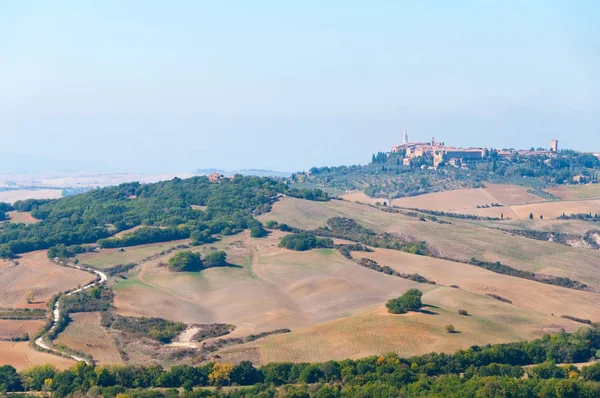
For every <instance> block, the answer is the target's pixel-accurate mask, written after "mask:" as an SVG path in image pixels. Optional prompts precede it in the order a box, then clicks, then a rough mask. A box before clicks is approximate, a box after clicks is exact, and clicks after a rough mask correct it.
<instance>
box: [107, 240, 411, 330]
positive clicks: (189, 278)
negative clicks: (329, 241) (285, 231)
mask: <svg viewBox="0 0 600 398" xmlns="http://www.w3.org/2000/svg"><path fill="white" fill-rule="evenodd" d="M280 236H281V234H279V233H274V234H272V235H271V236H270V237H268V238H264V239H257V240H250V239H249V237H248V236H247V235H246V236H233V237H228V239H227V240H224V241H222V242H219V246H221V248H224V249H225V250H226V251H227V252H228V253H233V255H230V256H229V259H228V260H229V262H232V263H234V264H239V265H241V266H242V267H240V268H213V269H208V270H204V271H202V272H201V273H178V274H176V273H171V272H169V271H168V270H167V269H165V268H161V267H157V262H158V261H159V260H156V261H153V262H149V263H147V264H144V265H143V266H142V267H141V269H140V271H139V272H138V273H137V274H136V275H133V276H132V277H130V278H129V279H128V280H126V281H122V282H120V283H119V284H118V285H117V286H116V288H115V290H116V297H115V305H116V307H117V309H118V311H119V313H121V314H123V315H132V316H161V317H166V318H169V319H174V320H180V321H185V322H197V323H212V322H224V323H232V324H234V325H236V326H237V327H238V329H237V330H236V331H235V332H234V334H237V335H247V334H249V333H254V332H264V331H269V330H273V329H279V328H297V327H302V326H305V325H309V324H312V323H315V322H324V321H327V320H331V319H335V318H337V317H339V316H341V315H350V314H353V313H358V312H360V311H361V310H362V309H364V308H365V307H369V306H372V305H376V304H379V303H381V302H382V301H385V300H387V299H389V298H390V297H393V296H394V295H395V294H397V293H398V292H403V291H405V290H406V289H408V288H410V287H412V286H415V284H414V283H413V282H410V281H406V280H403V279H399V278H388V277H386V276H385V275H382V274H378V273H373V272H372V271H370V270H367V269H364V268H361V267H358V266H356V264H354V263H352V262H351V261H349V260H347V259H345V258H343V257H342V256H341V255H340V254H339V253H337V251H333V250H313V251H310V252H304V253H298V252H291V251H288V250H285V249H280V248H278V247H277V243H278V240H279V237H280Z"/></svg>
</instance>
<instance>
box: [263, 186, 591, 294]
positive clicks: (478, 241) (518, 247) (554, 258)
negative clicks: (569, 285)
mask: <svg viewBox="0 0 600 398" xmlns="http://www.w3.org/2000/svg"><path fill="white" fill-rule="evenodd" d="M549 204H552V202H551V203H549ZM335 216H344V217H350V218H353V219H355V220H356V221H357V222H359V223H360V224H361V225H363V226H365V227H368V228H371V229H373V230H375V231H379V232H395V233H402V234H408V235H411V236H414V237H416V238H417V239H421V240H425V241H427V243H428V244H429V245H430V246H431V247H432V248H433V249H434V250H435V251H437V252H438V253H439V255H440V256H445V257H451V258H456V259H460V260H469V259H471V258H472V257H475V258H477V259H480V260H486V261H500V262H502V263H503V264H506V265H509V266H512V267H515V268H519V269H524V270H528V271H533V272H538V273H546V274H550V275H555V276H565V277H569V278H572V279H576V280H579V281H583V282H585V283H587V284H589V285H592V286H595V287H596V288H600V256H598V252H597V251H595V250H590V249H583V248H574V247H568V246H564V245H559V244H555V243H552V242H542V241H537V240H532V239H527V238H524V237H520V236H514V235H512V234H510V233H506V232H503V231H500V230H497V229H495V228H489V227H487V226H486V223H484V222H473V221H464V220H458V219H448V221H450V222H451V224H438V223H434V222H430V221H427V222H423V221H419V219H417V218H414V217H407V216H403V215H399V214H390V213H386V212H383V211H380V210H377V209H374V208H371V207H368V206H365V205H360V204H356V203H349V202H345V201H331V202H311V201H307V200H301V199H295V198H284V199H283V200H281V201H279V202H277V203H275V205H274V206H273V210H272V211H271V212H270V213H268V214H264V215H261V216H260V217H259V219H260V220H261V221H265V220H276V221H280V222H285V223H287V224H289V225H291V226H294V227H298V228H306V229H312V228H317V227H319V226H323V225H325V224H326V221H327V219H328V218H330V217H335ZM543 221H544V222H545V221H549V220H543ZM511 222H512V221H511ZM590 227H591V228H593V224H590Z"/></svg>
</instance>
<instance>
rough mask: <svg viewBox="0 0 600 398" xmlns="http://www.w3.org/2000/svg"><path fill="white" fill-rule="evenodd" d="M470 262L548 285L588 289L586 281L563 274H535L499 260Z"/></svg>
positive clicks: (489, 269) (496, 271) (473, 260)
mask: <svg viewBox="0 0 600 398" xmlns="http://www.w3.org/2000/svg"><path fill="white" fill-rule="evenodd" d="M469 264H471V265H475V266H477V267H481V268H485V269H487V270H488V271H492V272H495V273H497V274H502V275H510V276H515V277H517V278H523V279H529V280H532V281H537V282H541V283H545V284H548V285H555V286H561V287H566V288H569V289H574V290H588V286H587V285H586V284H585V283H581V282H579V281H575V280H572V279H569V278H565V277H562V276H552V275H541V274H539V275H538V274H535V273H533V272H530V271H523V270H520V269H516V268H513V267H510V266H508V265H504V264H501V263H500V262H499V261H496V262H495V263H493V262H488V261H479V260H476V259H475V258H472V259H471V261H469Z"/></svg>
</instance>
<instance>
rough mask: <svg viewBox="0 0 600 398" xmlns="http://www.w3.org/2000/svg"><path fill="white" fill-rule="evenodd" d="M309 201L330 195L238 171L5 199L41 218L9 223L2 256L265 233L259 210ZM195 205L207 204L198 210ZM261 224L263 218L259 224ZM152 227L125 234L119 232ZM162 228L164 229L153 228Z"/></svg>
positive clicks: (1, 230)
mask: <svg viewBox="0 0 600 398" xmlns="http://www.w3.org/2000/svg"><path fill="white" fill-rule="evenodd" d="M287 193H290V194H291V195H293V196H297V197H303V198H306V199H310V200H329V196H328V195H327V194H326V193H324V192H323V191H321V190H318V189H314V190H298V189H289V188H288V187H287V185H286V184H284V183H283V182H281V181H278V180H275V179H272V178H259V177H243V176H235V177H234V178H232V179H224V180H222V181H220V182H218V183H210V182H209V180H208V178H207V177H204V176H203V177H194V178H189V179H185V180H182V179H179V178H175V179H173V180H170V181H163V182H159V183H154V184H140V183H137V182H133V183H127V184H121V185H119V186H116V187H108V188H102V189H98V190H94V191H90V192H86V193H83V194H81V195H75V196H69V197H65V198H61V199H57V200H27V201H22V202H16V203H15V204H14V205H13V206H10V205H8V204H4V203H3V204H1V205H0V214H2V216H4V215H5V212H6V211H10V210H13V209H16V210H20V211H31V214H32V215H33V216H34V217H36V218H38V219H40V220H42V221H41V222H39V223H36V224H29V225H25V224H16V223H2V224H1V225H0V257H5V258H6V257H12V256H14V255H15V254H19V253H25V252H29V251H33V250H40V249H47V248H49V247H52V246H55V245H57V244H64V245H67V246H69V245H76V244H84V243H96V242H99V244H100V245H101V246H102V247H121V246H130V245H139V244H143V243H151V242H164V241H170V240H174V239H183V238H189V237H190V236H192V237H194V238H195V239H196V240H198V239H200V240H203V239H204V240H207V239H208V237H210V235H211V234H223V235H230V234H233V233H237V232H239V231H241V230H243V229H246V228H249V227H253V231H254V233H259V232H260V227H259V225H260V223H258V221H256V220H254V219H253V216H254V215H256V214H260V213H264V212H267V211H269V210H270V208H271V204H272V203H273V202H274V201H275V200H277V198H278V197H279V196H280V195H282V194H287ZM192 206H206V208H205V210H196V209H194V208H192ZM257 224H258V225H257ZM139 225H143V226H146V227H147V228H141V229H138V230H137V231H135V232H134V233H132V234H129V235H125V236H124V237H121V238H111V236H112V235H114V234H115V233H117V232H119V231H123V230H126V229H129V228H132V227H136V226H139ZM153 227H161V228H153Z"/></svg>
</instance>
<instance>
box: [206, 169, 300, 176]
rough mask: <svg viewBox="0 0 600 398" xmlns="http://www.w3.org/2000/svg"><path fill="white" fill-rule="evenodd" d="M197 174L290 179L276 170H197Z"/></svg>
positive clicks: (285, 172)
mask: <svg viewBox="0 0 600 398" xmlns="http://www.w3.org/2000/svg"><path fill="white" fill-rule="evenodd" d="M196 173H198V174H211V173H221V174H223V175H225V176H233V175H236V174H241V175H245V176H256V177H284V178H287V177H290V176H291V175H292V173H289V172H287V171H277V170H265V169H241V170H223V169H198V170H196Z"/></svg>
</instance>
